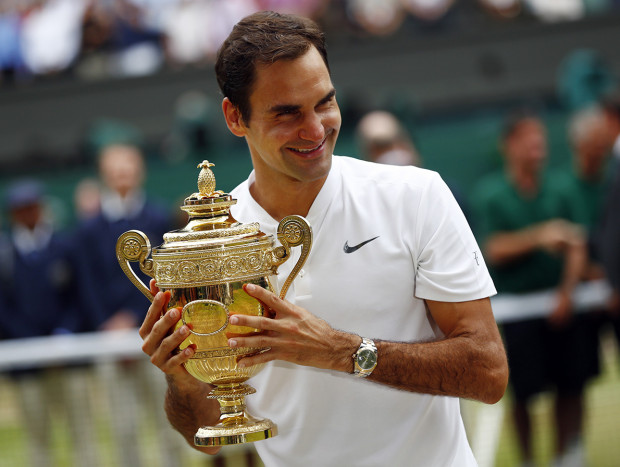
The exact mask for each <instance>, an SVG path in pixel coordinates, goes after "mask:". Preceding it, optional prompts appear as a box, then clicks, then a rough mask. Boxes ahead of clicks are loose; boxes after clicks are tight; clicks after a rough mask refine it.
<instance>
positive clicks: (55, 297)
mask: <svg viewBox="0 0 620 467" xmlns="http://www.w3.org/2000/svg"><path fill="white" fill-rule="evenodd" d="M5 201H6V207H7V209H8V217H9V219H10V226H9V233H8V235H7V236H6V237H3V238H2V239H0V297H1V299H0V338H3V339H20V338H27V337H41V336H51V335H55V334H69V333H76V332H81V331H85V330H87V329H88V327H89V325H88V323H87V318H88V315H87V314H86V313H85V310H86V309H87V305H86V295H85V292H86V284H85V283H84V282H83V281H82V280H81V276H80V274H79V267H78V263H77V262H78V257H77V256H76V254H75V253H76V252H75V250H74V248H73V247H74V245H72V244H71V243H70V242H69V239H68V238H67V237H65V236H63V235H61V234H60V233H58V232H56V231H55V229H54V226H53V224H52V222H51V220H50V219H49V218H48V217H47V216H46V210H45V203H44V192H43V186H42V185H41V184H40V183H38V182H37V181H34V180H23V181H19V182H15V183H14V184H12V185H10V186H9V188H8V190H7V192H6V198H5ZM11 375H12V376H13V378H14V381H15V383H16V385H17V391H16V393H17V396H18V397H19V402H20V408H21V420H22V421H23V423H24V425H25V429H26V432H27V434H28V442H29V443H32V444H33V445H35V446H36V448H35V449H31V450H29V452H30V453H31V454H32V459H31V461H32V462H33V465H36V466H47V465H52V463H53V462H52V461H53V451H52V420H53V419H54V418H56V417H55V415H56V411H59V413H60V419H64V418H67V419H68V426H69V430H70V433H71V441H72V443H73V447H74V448H73V455H74V459H73V461H74V464H75V465H93V466H96V465H98V462H97V452H96V449H94V448H93V446H94V445H95V443H94V440H95V434H94V424H93V420H92V417H91V415H90V406H89V402H88V394H89V389H88V372H87V370H86V369H85V368H84V367H83V366H81V365H78V366H72V367H64V368H62V371H61V369H58V368H43V369H35V368H32V369H27V370H15V371H13V372H12V374H11ZM53 413H54V417H52V415H53Z"/></svg>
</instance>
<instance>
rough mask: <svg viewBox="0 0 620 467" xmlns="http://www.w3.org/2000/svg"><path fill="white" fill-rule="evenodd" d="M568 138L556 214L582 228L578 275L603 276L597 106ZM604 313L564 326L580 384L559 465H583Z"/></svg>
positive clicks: (567, 410)
mask: <svg viewBox="0 0 620 467" xmlns="http://www.w3.org/2000/svg"><path fill="white" fill-rule="evenodd" d="M568 136H569V140H570V143H571V147H572V153H573V158H572V164H571V166H570V167H569V168H568V169H567V170H563V171H561V172H560V173H559V174H557V176H556V180H557V183H558V188H559V190H560V193H559V198H560V215H561V216H562V217H563V218H564V219H566V220H568V221H570V222H572V223H574V224H576V225H579V226H580V227H582V228H583V231H584V234H585V238H586V242H587V247H588V248H587V252H588V255H587V261H586V265H585V269H584V271H583V275H582V279H583V280H586V281H588V280H597V279H603V278H604V277H605V273H604V270H603V268H602V266H601V257H600V254H599V252H598V251H597V249H596V241H595V240H596V237H597V227H598V225H599V224H600V219H601V214H602V210H603V206H604V201H605V197H606V194H607V191H608V188H609V177H608V171H607V167H608V164H607V162H608V160H609V158H608V155H609V138H608V137H607V125H606V122H605V116H604V113H603V111H602V110H601V109H600V108H599V107H598V106H591V107H586V108H583V109H580V110H578V111H575V112H574V113H573V114H572V115H571V119H570V122H569V127H568ZM607 311H608V310H607V307H604V306H600V307H597V308H593V309H590V310H588V312H587V313H583V314H579V315H576V316H574V317H573V319H572V322H571V323H570V325H568V326H566V327H565V329H564V330H563V333H564V338H565V341H567V342H568V345H569V347H570V352H572V353H571V354H568V353H567V354H566V360H570V366H571V372H572V374H573V375H574V376H573V377H574V380H575V381H577V382H579V385H578V386H577V387H575V389H574V390H573V391H572V397H571V398H570V399H568V396H569V394H565V396H566V397H567V401H569V403H568V404H565V407H564V408H563V415H562V420H563V422H562V423H563V427H562V428H561V430H562V432H563V433H566V441H565V443H564V444H566V448H565V449H563V450H562V451H563V454H561V456H560V457H559V460H558V465H581V464H583V462H584V458H585V449H584V445H583V435H582V431H583V420H584V413H585V410H586V407H585V394H584V385H585V383H586V382H587V381H588V380H589V379H590V378H592V377H594V376H596V375H597V374H598V373H599V367H600V362H599V339H598V334H599V328H600V326H601V324H602V318H604V317H605V316H606V315H607Z"/></svg>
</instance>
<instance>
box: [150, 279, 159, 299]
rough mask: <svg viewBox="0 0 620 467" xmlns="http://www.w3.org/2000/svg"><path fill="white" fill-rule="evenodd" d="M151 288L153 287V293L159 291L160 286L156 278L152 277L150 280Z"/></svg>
mask: <svg viewBox="0 0 620 467" xmlns="http://www.w3.org/2000/svg"><path fill="white" fill-rule="evenodd" d="M149 288H150V289H151V293H152V294H153V296H154V295H156V294H157V292H159V287H157V282H156V281H155V279H151V280H150V281H149Z"/></svg>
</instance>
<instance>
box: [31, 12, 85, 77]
mask: <svg viewBox="0 0 620 467" xmlns="http://www.w3.org/2000/svg"><path fill="white" fill-rule="evenodd" d="M85 8H86V2H84V1H81V0H47V1H45V2H38V3H37V4H35V5H34V8H32V10H31V11H29V12H28V14H27V15H26V16H25V17H24V18H23V22H22V29H21V39H22V53H23V59H24V62H25V64H26V66H27V67H28V69H29V70H30V71H31V72H32V73H33V74H37V75H51V74H56V73H59V72H62V71H64V70H67V69H68V68H69V67H71V66H72V65H73V64H74V63H75V61H76V60H77V57H78V55H79V53H80V48H81V42H82V19H83V16H84V10H85Z"/></svg>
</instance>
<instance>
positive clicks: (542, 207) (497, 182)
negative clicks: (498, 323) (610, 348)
mask: <svg viewBox="0 0 620 467" xmlns="http://www.w3.org/2000/svg"><path fill="white" fill-rule="evenodd" d="M502 150H503V153H504V156H505V159H504V171H503V172H501V173H498V174H493V175H489V176H488V177H487V178H486V179H485V180H483V181H482V182H481V183H480V185H479V186H478V187H477V190H476V193H475V194H474V197H473V199H472V207H473V209H474V211H473V212H474V215H475V217H474V218H475V219H476V221H477V222H478V225H477V230H478V236H479V242H480V243H481V244H482V249H483V251H484V255H485V259H486V261H487V263H488V264H489V266H490V270H491V275H492V277H493V280H494V282H495V284H496V287H497V290H498V292H499V293H512V294H527V293H528V292H535V291H542V290H545V289H548V290H553V293H554V295H555V297H556V300H555V306H554V307H553V308H552V309H549V310H548V315H547V316H543V317H535V318H531V317H530V318H524V319H522V320H518V321H513V322H509V323H504V324H503V333H504V339H505V343H506V350H507V353H508V362H509V365H510V372H511V385H512V390H513V404H514V405H513V416H514V421H515V424H516V429H517V434H518V439H519V445H520V448H521V453H522V456H523V459H524V463H525V465H532V464H531V463H532V462H533V459H532V444H531V442H532V430H531V421H530V412H529V409H530V407H529V404H530V402H531V400H532V397H533V396H535V395H537V394H539V393H541V392H543V391H545V390H547V389H548V388H549V387H550V385H551V387H553V389H555V393H556V394H555V395H556V397H555V418H554V425H555V431H556V451H557V456H558V458H559V457H561V456H563V455H565V454H566V453H567V452H568V451H569V449H570V448H571V443H573V442H575V441H577V440H579V439H580V436H581V426H582V416H583V413H582V411H581V408H582V397H583V385H584V382H585V381H584V380H585V376H586V375H584V374H582V372H580V371H576V369H575V368H574V366H573V365H574V361H575V357H577V355H576V353H577V352H578V346H575V345H574V342H573V340H572V339H573V334H574V333H573V331H574V326H572V325H571V323H572V293H573V290H574V288H575V286H576V285H577V283H578V281H579V278H580V277H581V274H582V271H583V268H584V265H585V260H586V248H585V240H584V236H583V234H582V231H581V229H580V228H579V227H578V226H576V225H574V224H571V223H569V222H568V221H565V220H562V219H560V216H561V213H560V208H559V202H558V198H559V194H558V193H559V190H558V189H557V188H556V187H555V186H554V183H553V182H554V180H553V177H551V176H549V175H548V174H546V173H545V162H546V159H547V136H546V129H545V126H544V124H543V122H542V121H541V120H540V119H539V118H538V117H537V116H535V115H532V114H529V113H527V112H524V113H518V114H516V115H514V116H512V117H511V118H510V119H509V120H508V122H507V124H506V127H505V130H504V133H503V135H502ZM524 312H527V310H524Z"/></svg>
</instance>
